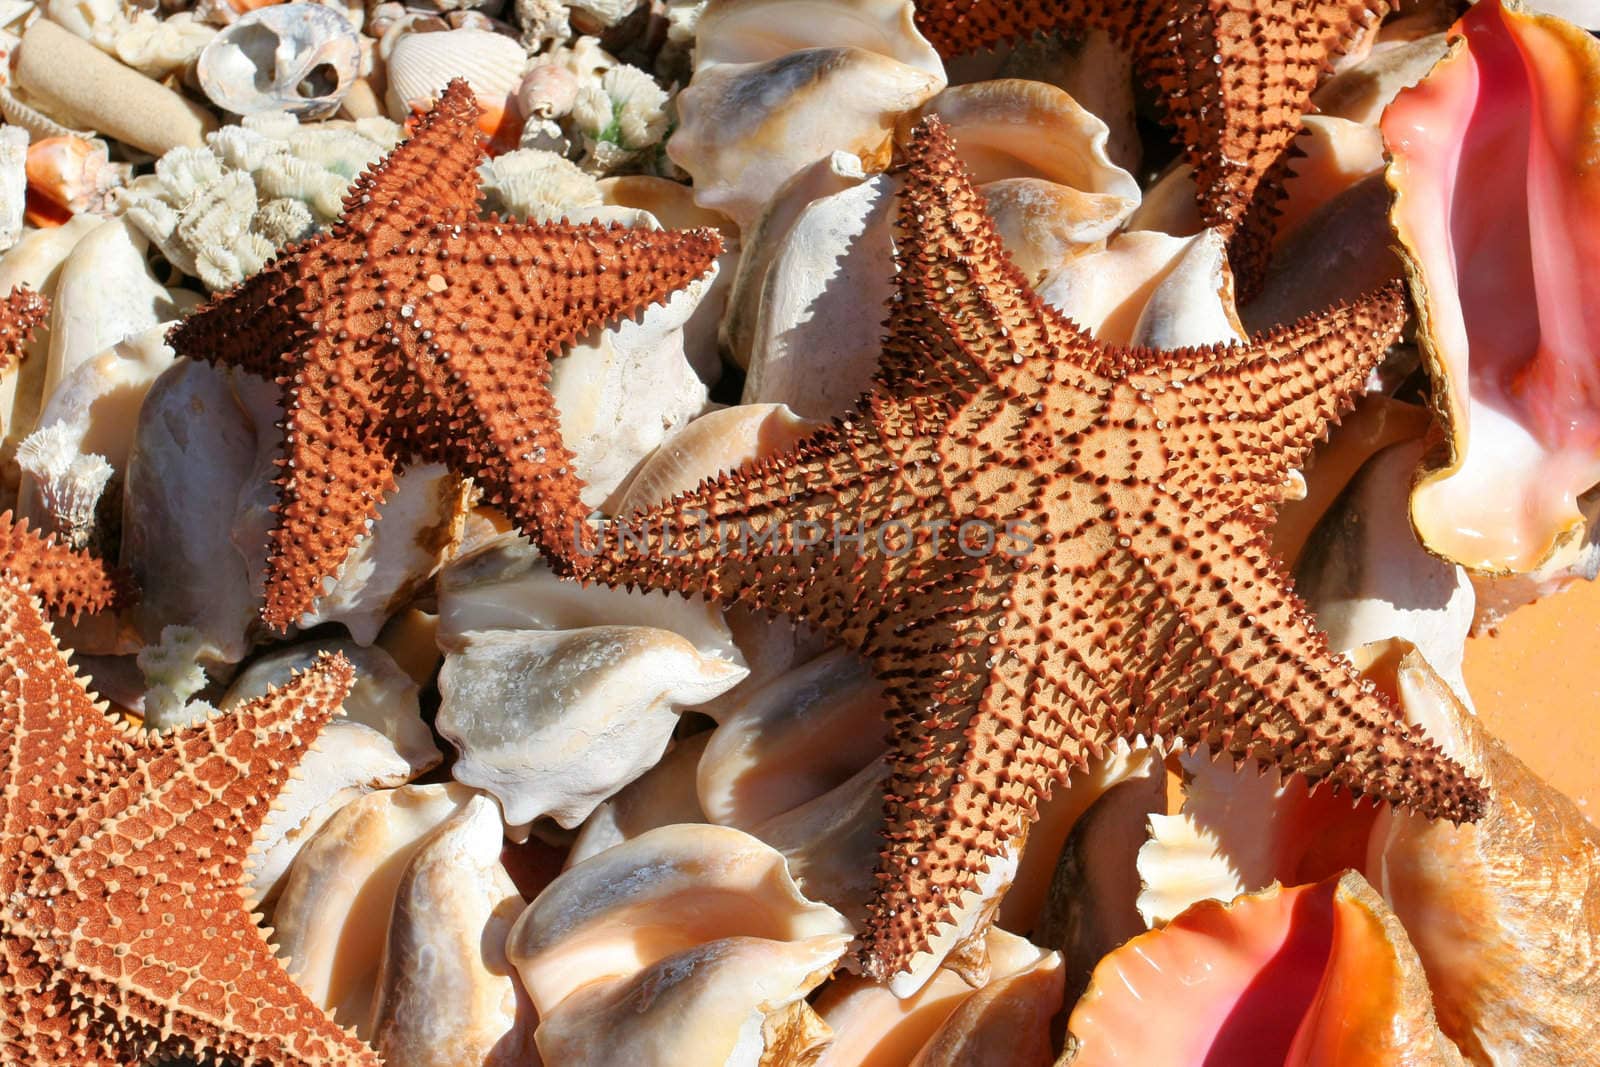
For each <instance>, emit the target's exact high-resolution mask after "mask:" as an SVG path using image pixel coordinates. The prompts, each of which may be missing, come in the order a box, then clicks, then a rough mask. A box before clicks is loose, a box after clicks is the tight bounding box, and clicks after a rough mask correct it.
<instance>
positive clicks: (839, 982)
mask: <svg viewBox="0 0 1600 1067" xmlns="http://www.w3.org/2000/svg"><path fill="white" fill-rule="evenodd" d="M984 937H985V946H986V951H987V954H988V958H989V960H990V966H991V969H992V976H991V977H990V979H989V981H988V982H987V983H985V984H984V986H983V987H982V989H990V988H997V987H999V988H1004V987H1006V985H1007V983H1009V982H1011V981H1012V980H1013V979H1017V978H1023V977H1026V976H1033V977H1035V978H1046V979H1048V978H1049V976H1051V975H1052V974H1053V975H1054V980H1053V985H1054V987H1055V988H1054V999H1053V1001H1052V1002H1051V1004H1050V1007H1049V1011H1050V1013H1054V1012H1055V1011H1057V1010H1059V1008H1060V1006H1061V979H1060V972H1061V957H1060V955H1059V954H1057V953H1055V952H1051V951H1048V950H1046V949H1042V948H1040V947H1039V946H1037V945H1035V944H1032V943H1031V942H1029V941H1028V940H1026V939H1025V938H1021V937H1018V936H1017V935H1016V934H1011V933H1007V932H1006V931H1004V930H1001V929H999V928H998V927H991V928H990V930H989V932H988V933H987V934H986V935H984ZM1041 984H1042V985H1044V986H1046V987H1048V986H1049V985H1050V984H1052V983H1051V982H1049V981H1046V982H1044V983H1041ZM1011 989H1012V992H1013V993H1014V994H1024V995H1028V994H1030V993H1037V994H1044V995H1042V996H1040V998H1039V1004H1040V1006H1041V1007H1042V1006H1043V1002H1044V1001H1045V1000H1049V999H1050V998H1049V996H1048V993H1049V990H1048V988H1045V989H1041V988H1040V987H1039V985H1037V984H1035V982H1032V981H1029V982H1027V983H1025V984H1024V985H1023V986H1021V987H1011ZM981 991H982V990H976V991H975V990H974V989H973V988H972V986H970V985H968V984H967V982H966V981H965V979H963V978H961V976H959V975H958V974H956V972H954V971H950V970H941V971H939V972H938V973H937V974H935V975H934V977H933V979H932V980H931V981H929V982H928V984H927V985H926V986H924V987H923V988H922V989H921V990H919V991H918V992H917V993H916V994H914V995H912V996H910V997H907V998H905V999H903V1000H902V999H900V998H898V997H896V996H895V995H894V994H892V993H890V992H889V990H888V989H886V988H884V987H883V986H881V985H879V984H878V983H876V982H870V981H867V980H866V979H864V978H857V977H854V976H852V975H840V976H839V977H836V978H834V979H833V981H831V982H829V983H828V985H827V986H825V987H824V988H823V989H822V991H821V992H820V993H819V994H818V995H817V998H816V1008H817V1012H818V1014H820V1015H821V1016H822V1018H823V1020H824V1021H825V1022H827V1024H828V1026H829V1028H830V1029H832V1030H833V1041H832V1043H831V1044H829V1046H828V1047H827V1049H825V1050H824V1051H823V1053H822V1056H821V1058H819V1059H818V1060H817V1062H816V1065H815V1067H901V1065H903V1064H908V1063H911V1062H912V1060H913V1059H914V1058H915V1057H916V1056H918V1055H920V1054H921V1051H922V1050H923V1049H925V1048H928V1047H929V1046H930V1045H933V1044H934V1043H935V1042H936V1041H939V1039H940V1035H943V1034H945V1028H946V1027H950V1024H952V1023H954V1026H953V1027H950V1032H949V1036H951V1037H954V1036H959V1035H960V1034H961V1033H970V1032H974V1031H977V1030H980V1029H983V1028H982V1027H981V1026H977V1025H974V1024H976V1023H978V1022H979V1021H980V1018H981V1016H982V1015H984V1014H986V1013H985V1011H984V1009H983V1008H982V1007H981V1006H980V1007H979V1008H977V1009H975V1011H974V1013H972V1014H969V1015H967V1016H966V1017H965V1018H964V1019H961V1020H958V1019H957V1018H956V1013H957V1011H958V1009H959V1008H960V1007H961V1006H962V1005H963V1004H964V1003H965V1002H966V1001H968V1000H969V999H971V998H973V997H975V996H977V995H978V994H979V993H981ZM990 1002H991V1003H992V999H991V1001H990ZM975 1016H977V1018H975ZM1017 1036H1019V1037H1022V1038H1024V1039H1026V1037H1027V1036H1029V1033H1028V1030H1027V1028H1026V1026H1018V1028H1017ZM941 1044H942V1042H941ZM935 1062H940V1061H938V1060H936V1061H935ZM967 1062H974V1063H990V1062H994V1063H1010V1062H1012V1061H1011V1060H1010V1059H1009V1058H1008V1057H1006V1056H995V1057H993V1058H992V1059H982V1058H980V1059H976V1060H971V1061H967Z"/></svg>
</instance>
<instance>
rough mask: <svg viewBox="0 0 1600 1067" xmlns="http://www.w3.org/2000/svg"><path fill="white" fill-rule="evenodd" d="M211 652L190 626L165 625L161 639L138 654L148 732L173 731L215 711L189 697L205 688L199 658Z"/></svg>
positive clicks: (209, 644) (202, 668) (212, 650)
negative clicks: (149, 730) (144, 690)
mask: <svg viewBox="0 0 1600 1067" xmlns="http://www.w3.org/2000/svg"><path fill="white" fill-rule="evenodd" d="M215 651H216V650H215V649H214V648H213V647H212V646H211V643H210V642H208V641H207V640H206V639H205V637H204V636H203V635H202V634H201V633H200V631H199V630H196V629H195V628H194V627H192V626H167V627H164V628H163V629H162V631H161V640H160V641H159V642H158V643H156V644H153V645H146V646H145V647H144V648H143V649H141V650H140V651H139V656H138V664H139V670H141V671H143V672H144V680H145V685H146V686H147V687H148V689H147V691H146V692H145V697H144V724H145V726H146V727H147V728H149V729H151V730H159V731H167V730H174V729H177V728H179V727H182V726H188V725H189V724H191V723H195V722H199V721H200V720H202V719H204V718H205V717H206V716H207V715H210V714H211V713H212V712H214V711H215V710H216V708H214V707H213V706H212V705H210V704H208V703H206V702H205V701H203V700H196V701H191V700H190V699H189V698H190V697H192V696H194V695H195V694H196V693H198V692H199V691H200V690H202V689H204V688H205V687H206V684H207V681H208V679H207V678H206V672H205V668H204V667H202V666H201V665H200V660H201V658H202V657H208V656H212V655H215Z"/></svg>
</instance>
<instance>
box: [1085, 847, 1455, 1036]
mask: <svg viewBox="0 0 1600 1067" xmlns="http://www.w3.org/2000/svg"><path fill="white" fill-rule="evenodd" d="M1067 1027H1068V1029H1069V1030H1070V1031H1071V1034H1072V1036H1071V1038H1070V1039H1069V1049H1070V1048H1072V1047H1075V1048H1076V1055H1071V1054H1070V1052H1069V1057H1068V1060H1067V1062H1069V1063H1070V1064H1072V1067H1106V1065H1116V1067H1126V1065H1129V1064H1138V1065H1139V1067H1193V1065H1196V1064H1218V1065H1221V1064H1268V1063H1270V1064H1274V1065H1276V1064H1280V1063H1281V1064H1283V1065H1284V1067H1311V1065H1317V1067H1335V1065H1337V1067H1423V1065H1440V1067H1443V1065H1450V1064H1460V1063H1461V1057H1460V1054H1459V1053H1458V1052H1456V1050H1455V1048H1454V1046H1452V1045H1451V1044H1450V1042H1449V1041H1448V1040H1446V1039H1445V1038H1444V1036H1443V1035H1442V1034H1440V1032H1439V1028H1438V1023H1437V1022H1436V1021H1435V1018H1434V1014H1433V1007H1432V1005H1431V1004H1430V1003H1429V998H1428V986H1427V981H1426V979H1425V977H1424V976H1423V972H1422V965H1421V963H1420V962H1419V961H1418V959H1417V953H1416V950H1415V949H1413V948H1412V947H1411V943H1410V942H1409V941H1407V940H1406V935H1405V931H1404V930H1403V929H1402V928H1401V926H1400V922H1399V920H1398V919H1396V918H1395V917H1394V914H1393V913H1392V912H1391V911H1389V909H1388V907H1387V906H1386V905H1385V904H1384V902H1383V900H1382V899H1381V898H1380V897H1379V896H1378V894H1377V893H1375V892H1373V890H1372V887H1371V886H1369V885H1367V883H1366V882H1365V881H1364V880H1362V878H1361V876H1360V875H1358V874H1356V873H1355V872H1353V871H1351V872H1347V873H1346V874H1344V875H1343V876H1341V877H1338V878H1330V879H1328V880H1327V881H1324V882H1319V883H1317V884H1315V885H1309V886H1298V887H1296V888H1293V889H1282V888H1279V887H1277V886H1273V887H1272V888H1270V889H1267V890H1266V891H1264V892H1261V893H1257V894H1253V895H1249V896H1242V897H1239V898H1238V899H1237V900H1235V901H1234V902H1233V903H1232V904H1228V905H1224V904H1220V903H1218V902H1216V901H1209V900H1208V901H1203V902H1202V903H1199V904H1196V905H1195V906H1194V907H1193V908H1190V909H1189V910H1188V911H1186V912H1184V913H1183V914H1182V915H1180V916H1178V917H1177V918H1176V919H1174V920H1173V921H1172V923H1171V924H1170V925H1168V926H1166V927H1165V928H1163V929H1160V930H1153V931H1150V932H1149V933H1145V934H1141V935H1140V936H1138V937H1136V938H1134V939H1133V940H1132V941H1129V942H1128V943H1127V944H1125V945H1123V946H1122V947H1121V948H1119V949H1117V950H1116V951H1114V952H1112V953H1111V954H1110V955H1108V956H1107V957H1106V958H1105V959H1103V960H1101V961H1100V966H1098V967H1096V968H1095V972H1094V976H1093V977H1092V978H1091V979H1090V986H1089V991H1088V992H1087V993H1086V994H1084V996H1083V999H1082V1000H1080V1001H1079V1002H1078V1005H1077V1007H1076V1008H1074V1009H1073V1011H1072V1017H1071V1019H1070V1020H1069V1021H1068V1023H1067Z"/></svg>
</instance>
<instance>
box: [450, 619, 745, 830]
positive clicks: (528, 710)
mask: <svg viewBox="0 0 1600 1067" xmlns="http://www.w3.org/2000/svg"><path fill="white" fill-rule="evenodd" d="M744 674H745V670H744V668H743V667H740V666H738V665H736V664H734V663H731V662H729V661H728V660H725V659H720V658H716V657H707V656H704V655H702V654H701V653H700V652H699V651H698V650H696V649H695V647H694V646H693V645H691V644H690V643H689V642H688V641H686V640H684V639H683V638H682V637H679V636H678V635H677V634H674V633H669V632H667V631H665V630H657V629H652V628H649V627H645V626H591V627H586V628H584V629H579V630H565V631H557V632H545V631H535V630H520V631H518V630H481V631H471V632H468V633H466V634H465V635H463V636H462V639H461V640H460V641H459V643H457V644H456V645H454V646H453V650H452V651H451V652H450V653H449V654H448V655H446V656H445V662H444V667H443V668H442V669H441V670H440V672H439V694H440V706H439V715H438V719H437V726H438V729H439V732H440V733H441V734H443V735H444V736H445V737H446V738H448V739H449V740H450V742H451V743H452V744H454V745H455V746H456V748H457V749H458V750H459V751H460V753H461V758H460V759H459V760H457V761H456V763H455V765H454V767H453V768H452V770H451V773H452V774H453V775H454V776H455V778H456V780H457V781H461V782H466V783H467V784H469V785H474V786H477V787H479V788H481V789H484V790H486V791H487V792H489V793H491V794H493V795H494V796H495V798H496V799H498V800H499V801H500V804H501V807H502V808H503V809H504V811H505V817H506V821H507V822H508V823H511V824H525V823H529V822H532V821H533V820H534V819H537V818H541V817H544V816H550V817H552V818H554V819H555V820H556V822H558V823H560V824H561V825H562V826H569V827H570V826H576V825H578V824H579V823H581V822H582V821H583V820H585V819H587V818H588V817H589V816H590V814H592V813H593V811H594V809H595V807H596V806H597V805H598V804H600V802H601V801H603V800H605V799H606V798H607V797H609V796H611V795H612V794H614V793H616V792H617V791H618V790H619V789H621V788H622V787H623V786H625V785H627V784H628V783H629V782H631V781H633V780H634V779H636V778H638V777H639V776H640V775H641V774H643V773H644V772H645V771H647V770H649V769H650V767H652V766H653V765H654V764H655V763H656V761H657V760H659V759H660V758H661V754H662V752H664V751H665V750H666V747H667V741H668V739H669V738H670V737H671V736H672V732H673V730H674V729H675V728H676V727H677V724H678V712H679V710H680V709H682V708H684V707H691V706H693V705H696V704H700V703H703V702H705V701H707V700H710V699H711V698H712V697H714V696H717V695H718V694H720V693H723V692H726V691H727V690H728V689H729V688H731V687H732V686H733V685H734V684H735V683H737V682H738V681H739V679H740V678H742V677H744Z"/></svg>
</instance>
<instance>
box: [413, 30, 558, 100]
mask: <svg viewBox="0 0 1600 1067" xmlns="http://www.w3.org/2000/svg"><path fill="white" fill-rule="evenodd" d="M526 62H527V53H526V52H525V51H523V48H522V46H521V45H519V44H518V43H517V42H516V40H515V39H514V38H511V37H506V36H503V35H501V34H498V33H486V32H484V31H483V30H444V31H440V32H435V33H407V34H405V35H403V36H401V37H400V38H399V39H398V40H396V41H395V43H394V47H393V48H392V50H391V51H390V52H389V62H388V72H389V90H388V96H387V97H386V100H387V105H388V109H389V117H390V118H392V119H394V120H395V121H396V122H404V121H405V120H406V118H407V117H409V116H410V115H411V113H412V111H413V110H414V109H417V108H424V107H426V106H427V104H428V102H429V101H431V100H433V99H434V98H436V97H437V96H438V95H439V94H440V93H441V92H443V91H444V87H445V86H446V85H448V84H449V83H450V80H451V79H452V78H465V79H466V81H467V84H468V85H470V86H472V91H473V93H474V94H475V95H476V96H477V97H478V100H479V102H481V103H482V104H483V105H484V106H485V107H486V108H504V107H506V106H507V104H508V101H509V98H510V96H511V94H512V93H514V92H516V90H517V86H518V85H519V84H521V82H522V70H523V66H524V65H525V63H526Z"/></svg>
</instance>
